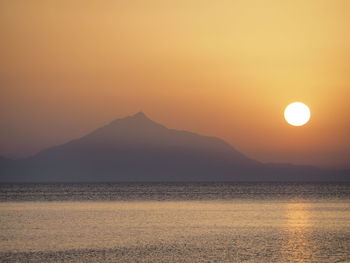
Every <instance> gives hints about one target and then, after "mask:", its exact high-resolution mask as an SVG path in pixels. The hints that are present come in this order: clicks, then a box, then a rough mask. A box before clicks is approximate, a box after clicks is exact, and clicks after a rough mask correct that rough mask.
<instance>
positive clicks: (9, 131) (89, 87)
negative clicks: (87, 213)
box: [0, 0, 350, 168]
mask: <svg viewBox="0 0 350 263" xmlns="http://www.w3.org/2000/svg"><path fill="white" fill-rule="evenodd" d="M349 28H350V1H348V0H307V1H305V0H293V1H292V0H236V1H235V0H227V1H206V0H176V1H170V0H169V1H167V0H158V1H154V0H144V1H137V0H136V1H134V0H125V1H117V0H114V1H101V0H99V1H97V0H96V1H89V0H84V1H83V0H82V1H74V0H59V1H58V0H57V1H54V0H52V1H47V0H42V1H40V0H37V1H35V0H33V1H31V0H8V1H7V0H0V33H1V41H0V114H1V115H0V129H1V130H0V132H1V133H0V154H1V155H4V156H9V157H20V156H28V155H30V154H33V153H35V152H37V151H39V150H41V149H44V148H46V147H48V146H52V145H57V144H61V143H64V142H66V141H68V140H71V139H73V138H77V137H80V136H82V135H85V134H86V133H88V132H90V131H92V130H93V129H95V128H97V127H99V126H101V125H104V124H106V123H108V122H110V121H112V120H113V119H115V118H119V117H123V116H126V115H130V114H134V113H136V112H137V111H139V110H143V111H144V112H145V113H146V114H147V115H149V116H150V117H151V118H152V119H154V120H156V121H158V122H161V123H163V124H165V125H166V126H168V127H170V128H176V129H185V130H191V131H194V132H197V133H201V134H205V135H213V136H218V137H221V138H223V139H225V140H227V141H228V142H230V143H231V144H232V145H234V146H235V147H236V148H237V149H238V150H240V151H242V152H243V153H245V154H247V155H249V156H251V157H253V158H256V159H258V160H261V161H279V162H281V161H282V162H292V163H298V164H299V163H300V164H301V163H302V164H316V165H323V166H337V167H349V168H350V139H349V138H350V137H349V134H350V116H349V115H350V34H349ZM293 101H302V102H304V103H306V104H308V105H309V106H310V108H311V111H312V118H311V121H310V123H308V124H307V125H305V126H303V127H293V126H290V125H288V124H287V123H286V122H285V121H284V119H283V110H284V107H285V106H286V105H287V104H288V103H290V102H293Z"/></svg>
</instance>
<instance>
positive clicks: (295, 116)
mask: <svg viewBox="0 0 350 263" xmlns="http://www.w3.org/2000/svg"><path fill="white" fill-rule="evenodd" d="M310 116H311V113H310V109H309V107H308V106H306V105H305V104H304V103H301V102H293V103H291V104H289V105H288V106H287V107H286V109H285V110H284V118H285V119H286V121H287V122H288V123H289V124H290V125H293V126H302V125H304V124H305V123H307V122H308V121H309V120H310Z"/></svg>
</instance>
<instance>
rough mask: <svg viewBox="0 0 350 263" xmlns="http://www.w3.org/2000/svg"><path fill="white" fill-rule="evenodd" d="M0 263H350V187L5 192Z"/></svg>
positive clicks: (44, 187) (100, 187) (0, 194)
mask: <svg viewBox="0 0 350 263" xmlns="http://www.w3.org/2000/svg"><path fill="white" fill-rule="evenodd" d="M0 262H35V263H38V262H120V263H129V262H130V263H146V262H147V263H157V262H167V263H168V262H169V263H170V262H182V263H187V262H188V263H196V262H203V263H210V262H223V263H226V262H227V263H228V262H230V263H233V262H251V263H253V262H254V263H264V262H266V263H272V262H278V263H281V262H282V263H283V262H298V263H301V262H314V263H333V262H334V263H335V262H339V263H340V262H350V184H326V183H323V184H314V183H304V184H297V183H118V184H107V183H106V184H1V185H0Z"/></svg>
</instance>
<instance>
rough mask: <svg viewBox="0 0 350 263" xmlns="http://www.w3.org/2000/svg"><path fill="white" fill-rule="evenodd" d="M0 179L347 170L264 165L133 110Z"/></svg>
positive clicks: (14, 165) (221, 177) (305, 175)
mask: <svg viewBox="0 0 350 263" xmlns="http://www.w3.org/2000/svg"><path fill="white" fill-rule="evenodd" d="M0 169H1V177H0V181H1V182H122V181H123V182H125V181H126V182H127V181H129V182H147V181H153V182H154V181H160V182H173V181H182V182H186V181H191V182H195V181H202V182H204V181H212V182H219V181H230V182H254V181H255V182H264V181H279V182H283V181H290V182H294V181H299V182H305V181H310V182H311V181H318V182H322V181H327V182H331V181H335V182H345V181H350V172H349V170H325V169H321V168H317V167H312V166H298V165H291V164H264V163H261V162H258V161H256V160H253V159H251V158H249V157H247V156H246V155H244V154H242V153H240V152H239V151H237V150H236V149H235V148H234V147H232V146H231V145H230V144H228V143H226V142H225V141H223V140H221V139H219V138H216V137H208V136H202V135H198V134H195V133H192V132H188V131H180V130H173V129H168V128H166V127H165V126H163V125H161V124H158V123H156V122H154V121H152V120H151V119H149V118H148V117H147V116H146V115H145V114H144V113H142V112H139V113H137V114H135V115H133V116H129V117H126V118H123V119H117V120H114V121H113V122H111V123H110V124H108V125H106V126H104V127H101V128H99V129H97V130H95V131H93V132H91V133H90V134H88V135H86V136H83V137H81V138H79V139H76V140H72V141H70V142H67V143H65V144H63V145H60V146H55V147H52V148H49V149H46V150H44V151H42V152H40V153H38V154H37V155H35V156H32V157H29V158H26V159H22V160H9V159H6V158H0Z"/></svg>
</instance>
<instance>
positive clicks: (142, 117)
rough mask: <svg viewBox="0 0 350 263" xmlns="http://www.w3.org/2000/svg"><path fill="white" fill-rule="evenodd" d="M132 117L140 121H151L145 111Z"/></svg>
mask: <svg viewBox="0 0 350 263" xmlns="http://www.w3.org/2000/svg"><path fill="white" fill-rule="evenodd" d="M130 117H133V118H138V119H149V118H148V117H147V116H146V114H145V113H143V111H139V112H138V113H136V114H134V115H132V116H130Z"/></svg>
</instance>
